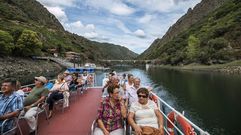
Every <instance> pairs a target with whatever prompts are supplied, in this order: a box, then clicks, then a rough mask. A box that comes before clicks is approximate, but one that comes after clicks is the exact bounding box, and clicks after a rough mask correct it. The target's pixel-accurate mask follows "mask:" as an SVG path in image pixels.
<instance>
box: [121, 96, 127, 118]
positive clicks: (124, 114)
mask: <svg viewBox="0 0 241 135" xmlns="http://www.w3.org/2000/svg"><path fill="white" fill-rule="evenodd" d="M121 115H122V117H123V118H126V117H127V116H126V115H127V114H126V106H125V103H124V100H122V101H121Z"/></svg>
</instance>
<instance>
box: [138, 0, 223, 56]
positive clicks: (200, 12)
mask: <svg viewBox="0 0 241 135" xmlns="http://www.w3.org/2000/svg"><path fill="white" fill-rule="evenodd" d="M225 1H228V0H202V1H201V2H200V3H199V4H197V5H196V6H195V7H194V8H193V9H191V8H190V9H189V10H188V11H187V13H186V14H185V15H183V16H182V17H181V18H180V19H178V20H177V22H176V23H175V24H173V25H172V26H171V27H170V28H169V29H168V31H167V32H166V34H165V35H164V36H163V37H162V38H161V39H156V40H155V41H154V42H153V43H152V44H151V46H150V47H149V48H148V49H147V50H145V51H144V52H143V53H142V54H141V55H140V56H138V58H140V59H153V58H155V57H152V56H151V55H152V52H153V51H154V50H155V49H156V48H158V47H160V46H162V45H164V44H166V43H167V42H169V41H170V40H172V39H173V38H174V37H176V36H178V35H179V34H181V33H182V32H183V31H185V30H187V29H188V28H190V27H191V26H192V25H193V24H195V23H197V22H198V21H200V20H202V19H203V18H204V17H205V16H207V15H208V14H209V13H210V12H212V11H214V10H215V9H217V8H218V7H220V6H221V5H223V3H224V2H225Z"/></svg>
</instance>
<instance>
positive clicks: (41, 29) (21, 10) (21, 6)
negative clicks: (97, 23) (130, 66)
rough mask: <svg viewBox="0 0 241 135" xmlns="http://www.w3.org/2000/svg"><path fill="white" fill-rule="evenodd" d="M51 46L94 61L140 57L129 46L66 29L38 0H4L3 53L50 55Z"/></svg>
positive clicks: (0, 8) (0, 5)
mask: <svg viewBox="0 0 241 135" xmlns="http://www.w3.org/2000/svg"><path fill="white" fill-rule="evenodd" d="M109 46H111V47H109ZM50 49H56V50H57V51H58V52H59V53H60V54H61V55H64V52H66V51H75V52H78V53H80V56H81V59H82V60H90V61H96V60H98V59H106V58H108V59H119V58H122V59H133V58H135V57H136V56H137V54H135V53H134V52H132V51H130V50H129V49H127V48H125V47H122V46H119V45H111V44H107V43H98V42H94V41H90V40H88V39H86V38H84V37H81V36H78V35H76V34H72V33H69V32H67V31H65V30H64V28H63V26H62V25H61V24H60V23H59V21H58V20H57V19H56V18H55V16H54V15H52V14H51V13H49V12H48V10H47V9H46V8H44V7H43V6H42V5H41V4H40V3H39V2H37V1H35V0H0V56H15V57H28V56H33V55H44V56H46V55H50V52H49V50H50ZM115 50H122V51H121V53H119V52H120V51H117V52H116V51H115ZM113 56H115V57H113Z"/></svg>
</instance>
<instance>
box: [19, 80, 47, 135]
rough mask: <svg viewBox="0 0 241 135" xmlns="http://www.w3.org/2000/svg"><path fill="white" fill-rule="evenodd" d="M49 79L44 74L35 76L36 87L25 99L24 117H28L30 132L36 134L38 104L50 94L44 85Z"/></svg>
mask: <svg viewBox="0 0 241 135" xmlns="http://www.w3.org/2000/svg"><path fill="white" fill-rule="evenodd" d="M46 82H47V79H46V78H45V77H44V76H39V77H35V78H34V84H35V87H34V88H33V89H32V91H31V92H30V93H29V95H28V96H27V97H26V98H25V99H24V103H23V104H24V111H25V114H24V118H25V119H26V121H27V123H28V125H29V127H30V134H35V130H36V128H37V120H36V119H35V115H36V113H37V109H38V107H37V106H38V104H39V103H42V102H44V101H45V99H46V97H47V96H48V92H49V91H48V89H47V88H45V87H44V84H45V83H46Z"/></svg>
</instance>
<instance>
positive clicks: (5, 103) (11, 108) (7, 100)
mask: <svg viewBox="0 0 241 135" xmlns="http://www.w3.org/2000/svg"><path fill="white" fill-rule="evenodd" d="M22 109H23V99H22V98H21V97H20V96H19V95H17V94H16V93H15V92H13V93H12V94H11V95H10V96H5V95H4V94H1V95H0V116H3V115H5V114H7V113H11V112H16V111H19V110H22ZM2 123H3V121H2V120H0V127H1V126H2ZM11 128H12V121H8V122H7V123H6V126H4V130H9V129H11Z"/></svg>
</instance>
